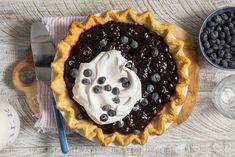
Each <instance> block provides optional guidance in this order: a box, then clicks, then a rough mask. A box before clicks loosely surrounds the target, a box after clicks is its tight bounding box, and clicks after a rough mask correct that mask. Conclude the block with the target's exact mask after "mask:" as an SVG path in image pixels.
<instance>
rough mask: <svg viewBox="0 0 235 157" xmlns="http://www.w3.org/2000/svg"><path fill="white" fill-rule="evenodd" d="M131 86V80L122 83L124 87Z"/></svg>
mask: <svg viewBox="0 0 235 157" xmlns="http://www.w3.org/2000/svg"><path fill="white" fill-rule="evenodd" d="M129 86H130V82H125V83H122V87H123V88H128V87H129Z"/></svg>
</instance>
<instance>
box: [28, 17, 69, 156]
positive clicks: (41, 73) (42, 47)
mask: <svg viewBox="0 0 235 157" xmlns="http://www.w3.org/2000/svg"><path fill="white" fill-rule="evenodd" d="M30 40H31V48H32V54H33V61H34V65H35V73H36V77H37V79H38V80H41V81H43V82H45V83H46V84H48V85H50V83H51V72H52V71H51V62H52V61H53V60H54V57H55V53H56V51H55V47H54V44H53V42H52V39H51V37H50V34H49V32H48V31H47V29H46V27H45V26H44V25H43V24H42V23H41V22H37V23H33V24H32V26H31V36H30ZM51 102H52V106H53V109H54V114H55V121H56V126H57V130H58V135H59V140H60V146H61V150H62V152H63V153H64V154H66V153H68V151H69V149H68V142H67V138H66V135H65V132H64V128H63V125H62V116H61V113H60V112H59V111H58V110H57V109H56V107H55V105H56V102H55V99H54V97H53V96H52V97H51Z"/></svg>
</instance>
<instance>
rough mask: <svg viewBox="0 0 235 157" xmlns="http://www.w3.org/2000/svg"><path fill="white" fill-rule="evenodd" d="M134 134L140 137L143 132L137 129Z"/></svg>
mask: <svg viewBox="0 0 235 157" xmlns="http://www.w3.org/2000/svg"><path fill="white" fill-rule="evenodd" d="M133 133H134V134H136V135H138V134H140V133H141V131H140V130H137V129H135V130H134V131H133Z"/></svg>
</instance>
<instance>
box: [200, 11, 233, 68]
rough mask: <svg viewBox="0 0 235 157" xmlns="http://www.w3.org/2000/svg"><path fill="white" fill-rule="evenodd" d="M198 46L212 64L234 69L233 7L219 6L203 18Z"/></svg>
mask: <svg viewBox="0 0 235 157" xmlns="http://www.w3.org/2000/svg"><path fill="white" fill-rule="evenodd" d="M199 48H200V51H201V52H202V54H203V56H204V57H205V58H206V60H207V61H208V62H209V63H210V64H212V65H213V66H215V67H217V68H219V69H222V70H235V7H226V8H220V9H218V10H216V11H214V12H213V13H211V14H210V15H209V16H208V17H207V18H206V19H205V20H204V22H203V24H202V26H201V29H200V32H199Z"/></svg>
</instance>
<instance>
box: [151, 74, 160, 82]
mask: <svg viewBox="0 0 235 157" xmlns="http://www.w3.org/2000/svg"><path fill="white" fill-rule="evenodd" d="M160 79H161V76H160V75H159V74H158V73H155V74H153V75H152V76H151V81H153V82H159V81H160Z"/></svg>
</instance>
